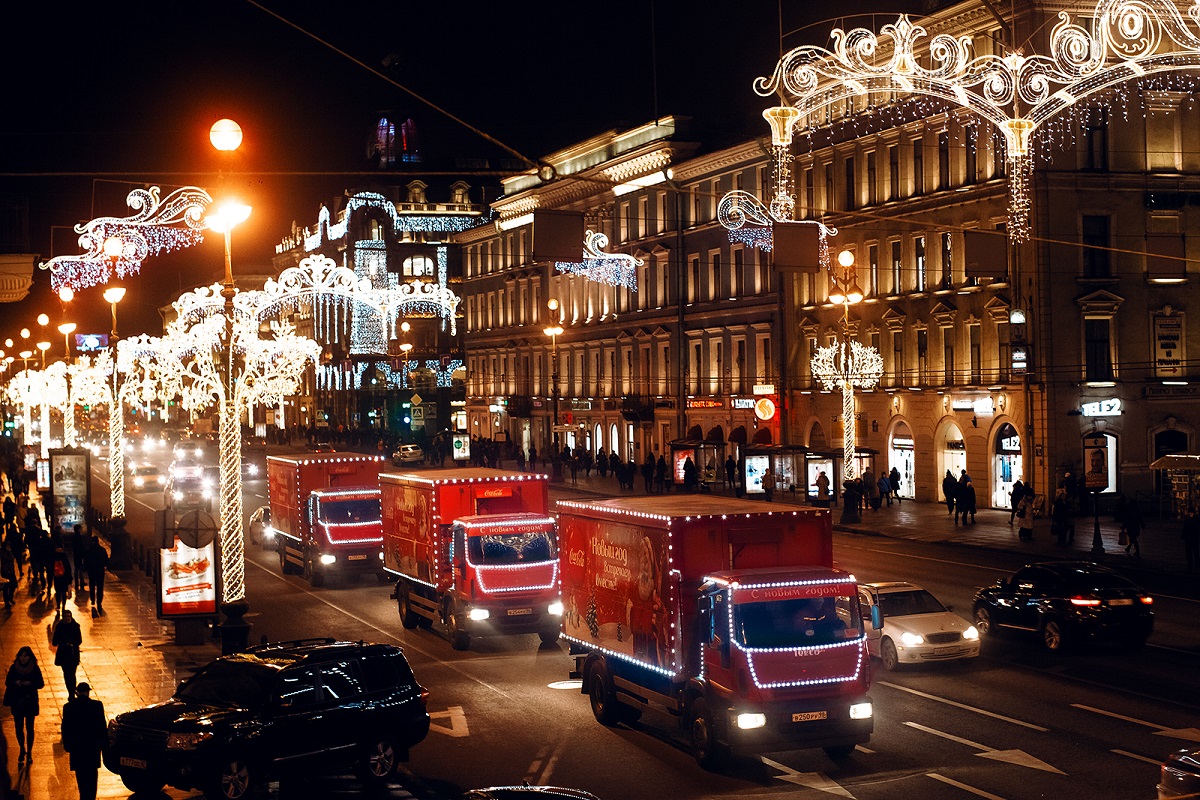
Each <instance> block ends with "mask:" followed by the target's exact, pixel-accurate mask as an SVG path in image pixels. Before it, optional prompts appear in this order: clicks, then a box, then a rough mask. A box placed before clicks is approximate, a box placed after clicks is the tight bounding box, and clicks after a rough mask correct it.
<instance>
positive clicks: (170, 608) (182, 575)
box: [158, 539, 217, 617]
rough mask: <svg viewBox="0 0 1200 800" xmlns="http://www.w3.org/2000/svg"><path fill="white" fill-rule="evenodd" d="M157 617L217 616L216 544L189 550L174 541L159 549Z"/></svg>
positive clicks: (181, 543) (179, 542)
mask: <svg viewBox="0 0 1200 800" xmlns="http://www.w3.org/2000/svg"><path fill="white" fill-rule="evenodd" d="M158 552H159V560H160V567H161V572H160V573H159V574H160V575H161V576H162V582H161V584H160V588H159V597H158V602H159V616H160V617H211V616H215V615H216V613H217V566H216V541H215V540H214V541H210V542H209V543H208V544H206V545H204V546H203V547H189V546H188V545H186V544H184V543H183V542H181V541H179V540H178V539H176V540H175V546H174V547H173V548H171V549H170V550H168V549H166V548H161V549H160V550H159V551H158Z"/></svg>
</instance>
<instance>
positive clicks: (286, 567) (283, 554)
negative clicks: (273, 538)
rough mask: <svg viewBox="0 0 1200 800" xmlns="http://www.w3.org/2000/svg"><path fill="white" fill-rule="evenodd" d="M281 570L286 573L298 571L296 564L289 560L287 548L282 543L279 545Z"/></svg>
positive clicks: (290, 573) (293, 573) (291, 573)
mask: <svg viewBox="0 0 1200 800" xmlns="http://www.w3.org/2000/svg"><path fill="white" fill-rule="evenodd" d="M279 571H280V572H281V573H282V574H284V575H295V574H296V572H297V571H298V570H297V569H296V565H295V564H291V563H289V562H288V560H287V548H286V547H284V546H283V544H282V543H280V545H279Z"/></svg>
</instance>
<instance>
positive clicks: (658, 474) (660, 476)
mask: <svg viewBox="0 0 1200 800" xmlns="http://www.w3.org/2000/svg"><path fill="white" fill-rule="evenodd" d="M654 488H655V489H656V490H657V491H658V493H659V494H662V493H663V492H665V491H666V490H667V459H666V458H665V457H663V456H661V455H660V456H659V457H658V461H655V462H654Z"/></svg>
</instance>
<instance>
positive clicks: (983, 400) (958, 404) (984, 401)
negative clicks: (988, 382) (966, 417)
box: [950, 397, 996, 416]
mask: <svg viewBox="0 0 1200 800" xmlns="http://www.w3.org/2000/svg"><path fill="white" fill-rule="evenodd" d="M950 407H951V408H952V409H954V410H955V411H970V412H972V413H974V414H983V415H984V416H991V415H992V414H994V413H996V401H995V400H993V399H992V398H991V397H956V398H954V399H953V400H951V401H950Z"/></svg>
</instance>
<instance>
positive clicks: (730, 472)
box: [725, 453, 737, 487]
mask: <svg viewBox="0 0 1200 800" xmlns="http://www.w3.org/2000/svg"><path fill="white" fill-rule="evenodd" d="M725 482H726V483H728V484H729V485H730V486H731V487H734V486H737V462H736V461H734V460H733V454H732V453H730V454H729V455H728V456H727V457H726V458H725Z"/></svg>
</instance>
